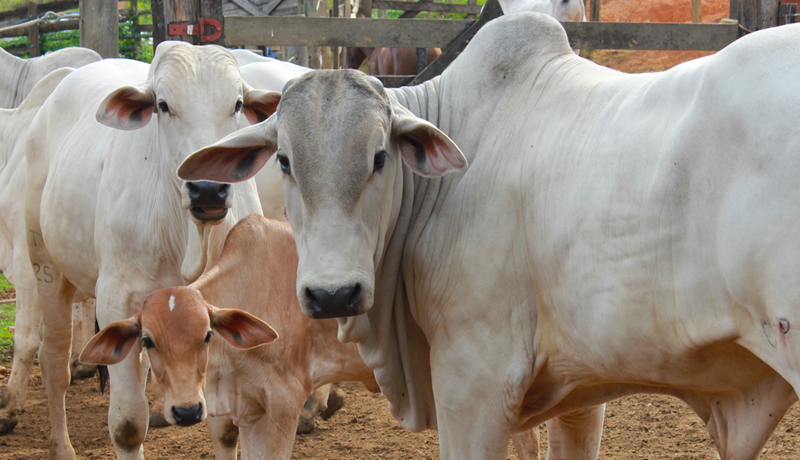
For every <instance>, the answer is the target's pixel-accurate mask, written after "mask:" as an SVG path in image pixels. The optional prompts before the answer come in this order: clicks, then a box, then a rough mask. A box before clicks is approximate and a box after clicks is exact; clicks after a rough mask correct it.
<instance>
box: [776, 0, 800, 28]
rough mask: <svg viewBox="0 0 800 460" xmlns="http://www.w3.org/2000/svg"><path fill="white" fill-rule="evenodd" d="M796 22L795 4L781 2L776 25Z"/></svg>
mask: <svg viewBox="0 0 800 460" xmlns="http://www.w3.org/2000/svg"><path fill="white" fill-rule="evenodd" d="M795 22H797V3H783V2H781V9H780V12H779V13H778V25H779V26H782V25H784V24H794V23H795Z"/></svg>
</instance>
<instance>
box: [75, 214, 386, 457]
mask: <svg viewBox="0 0 800 460" xmlns="http://www.w3.org/2000/svg"><path fill="white" fill-rule="evenodd" d="M296 273H297V253H296V250H295V244H294V238H293V236H292V233H291V229H290V228H289V226H288V225H287V224H284V223H280V222H276V221H271V220H269V219H266V218H264V217H260V216H250V217H247V218H245V219H243V220H242V221H241V222H239V223H238V224H237V225H236V226H235V227H234V228H233V230H231V232H230V234H229V235H228V238H227V240H226V242H225V248H224V250H223V252H222V256H221V257H220V259H219V262H218V263H217V264H216V265H215V266H214V267H212V268H211V269H210V270H209V271H208V272H206V274H204V275H203V276H202V277H201V278H200V279H198V280H197V281H196V282H195V283H193V284H191V285H190V286H188V287H177V288H167V289H161V290H159V291H156V292H154V293H152V294H151V295H150V296H148V297H147V299H146V300H145V302H144V305H143V307H142V310H141V311H140V312H139V313H137V314H136V316H134V317H133V318H130V319H127V320H124V321H118V322H115V323H112V324H110V325H108V326H107V327H106V328H104V329H103V330H102V331H100V333H98V334H97V335H96V336H95V337H94V338H93V339H92V340H91V341H90V342H89V344H87V346H86V348H85V349H84V351H83V353H82V354H81V361H82V362H84V363H98V364H113V363H114V362H118V361H120V360H122V359H123V358H124V356H125V355H126V354H127V352H128V350H129V349H130V348H131V347H132V345H133V343H135V342H136V341H137V340H141V341H142V344H143V345H144V347H145V348H146V349H147V353H148V355H149V358H150V361H151V365H152V369H153V374H154V375H155V377H156V379H157V380H158V382H159V384H161V385H163V388H164V393H165V399H166V404H165V410H164V414H165V416H166V417H167V420H168V421H169V422H170V423H173V424H175V423H177V424H188V423H182V421H184V420H187V419H188V421H191V422H193V423H196V422H198V421H200V420H202V419H203V418H205V416H206V413H207V414H208V416H209V426H210V428H211V432H212V437H213V438H214V446H215V450H216V451H217V458H220V459H228V458H230V459H233V458H236V440H237V437H238V434H239V431H241V436H242V458H243V459H248V458H264V457H268V458H285V459H288V458H289V457H290V455H291V451H292V445H293V444H294V436H295V429H296V427H297V423H298V419H299V417H300V412H301V409H302V407H303V403H304V402H305V401H306V398H308V396H309V395H310V394H311V393H312V392H313V390H314V389H315V388H318V387H320V386H323V385H325V384H328V383H332V382H338V381H361V382H365V383H366V384H367V385H368V387H370V388H376V386H375V382H374V379H373V376H372V371H371V370H370V369H369V368H368V367H367V366H366V365H365V364H364V362H363V361H362V360H361V358H360V356H359V354H358V349H357V348H356V346H355V345H354V344H342V343H340V342H339V341H338V340H337V337H336V333H337V323H336V321H335V320H332V319H331V320H325V321H314V320H311V319H309V318H307V317H306V316H304V315H303V314H302V312H301V310H300V306H299V305H298V303H297V296H296V295H295V283H296ZM170 306H172V307H170ZM216 307H224V309H222V308H216ZM232 308H236V309H235V310H234V309H232ZM242 310H244V311H242ZM267 323H269V325H267ZM270 325H271V326H272V327H270ZM272 328H274V330H273V329H272ZM212 331H213V332H212ZM275 331H277V332H278V333H280V339H279V340H277V341H275V343H273V344H271V345H270V346H268V347H257V345H260V344H263V343H269V342H272V340H273V339H275V337H276V336H277V334H276V333H275ZM216 336H220V337H222V338H223V339H225V340H224V341H223V340H220V339H219V338H217V337H216ZM206 342H208V343H209V346H206V345H205V343H206ZM226 342H227V343H226ZM234 347H236V348H241V349H247V350H246V351H239V350H235V349H234ZM253 347H256V348H253ZM206 369H208V372H207V373H206ZM204 389H205V392H204V391H203V390H204ZM184 414H185V416H184ZM237 427H238V428H237Z"/></svg>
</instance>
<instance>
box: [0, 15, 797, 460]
mask: <svg viewBox="0 0 800 460" xmlns="http://www.w3.org/2000/svg"><path fill="white" fill-rule="evenodd" d="M558 3H561V2H558ZM568 3H569V2H568V1H565V2H563V4H564V5H566V4H568ZM578 3H581V2H578ZM581 14H585V13H583V11H582V10H581ZM799 41H800V26H784V27H779V28H774V29H769V30H766V31H761V32H757V33H754V34H751V35H749V36H746V37H744V38H741V39H740V40H738V41H737V42H735V43H734V44H732V45H731V46H729V47H728V48H726V49H724V50H723V51H721V52H719V53H717V54H716V55H713V56H709V57H706V58H702V59H698V60H695V61H691V62H689V63H686V64H682V65H679V66H677V67H675V68H673V69H671V70H668V71H666V72H662V73H653V74H641V75H628V74H623V73H620V72H617V71H614V70H610V69H607V68H604V67H601V66H598V65H596V64H594V63H592V62H590V61H588V60H585V59H583V58H581V57H579V56H577V55H575V54H574V53H573V51H572V50H571V49H570V48H569V43H568V41H567V37H566V34H565V33H564V30H563V28H562V27H561V26H560V24H559V23H558V22H557V21H556V20H554V19H553V18H551V17H549V16H546V15H542V14H535V13H518V14H511V15H507V16H504V17H502V18H499V19H496V20H494V21H492V22H490V23H489V24H488V25H486V26H485V27H484V28H483V29H481V31H480V32H479V33H478V34H477V35H476V36H475V38H474V39H473V40H472V41H471V43H470V44H469V46H468V47H467V48H466V49H465V51H464V52H463V53H462V54H461V56H460V57H459V58H458V59H457V60H456V61H455V62H454V63H453V64H452V65H451V66H450V67H449V68H448V69H447V70H446V71H445V72H444V73H443V74H442V75H441V76H440V77H437V78H435V79H433V80H431V81H429V82H426V83H424V84H422V85H419V86H416V87H403V88H397V89H393V88H392V89H387V88H384V87H383V86H382V84H381V83H380V82H379V81H378V80H377V79H374V78H372V77H369V76H366V75H364V74H362V73H360V72H358V71H355V70H337V71H326V70H320V71H309V70H308V69H306V68H303V67H299V66H295V65H293V64H289V63H285V62H280V61H276V60H271V59H265V58H260V57H257V56H255V55H254V54H253V53H250V52H248V51H234V52H231V51H228V50H225V49H223V48H221V47H217V46H203V47H196V46H191V45H188V44H186V43H182V42H165V43H163V44H161V45H160V46H159V47H158V49H157V50H156V53H155V56H154V59H153V62H152V64H150V65H148V64H144V63H140V62H135V61H128V60H124V59H113V60H108V59H107V60H100V59H99V56H97V55H96V54H94V53H93V52H91V51H88V50H82V49H73V50H69V51H62V52H57V53H53V54H52V55H49V56H45V57H42V58H38V59H36V60H32V61H25V62H23V61H19V60H16V58H12V57H10V56H5V55H0V59H3V61H2V63H0V66H2V69H0V72H2V75H3V80H2V81H0V86H2V91H0V101H1V102H2V103H3V104H4V105H5V106H7V107H10V108H8V109H0V235H2V238H0V243H1V244H0V269H2V270H3V271H4V272H5V274H6V276H8V277H9V278H10V279H11V280H12V281H13V283H14V284H15V287H16V290H17V319H16V335H15V357H14V363H13V367H12V375H11V377H10V379H9V383H8V385H7V387H6V389H5V392H4V394H3V400H2V406H3V408H2V410H0V432H8V431H10V430H13V428H14V425H15V424H16V423H17V420H18V417H19V413H20V411H21V409H22V407H23V404H24V399H25V388H26V386H27V379H28V376H29V373H30V366H31V363H32V361H33V356H34V354H35V353H36V351H37V350H38V351H39V361H40V363H41V366H42V375H43V379H44V383H45V388H46V393H47V396H48V401H49V407H50V423H51V433H50V454H49V456H50V458H51V459H58V460H61V459H74V458H76V455H75V451H74V449H73V448H72V445H71V443H70V439H69V434H68V431H67V423H66V412H65V392H66V390H67V387H68V385H69V383H70V363H71V358H70V343H71V340H72V337H73V327H72V325H73V320H72V307H71V305H72V303H73V300H80V299H76V298H75V297H76V296H78V297H80V296H81V295H82V294H81V293H86V294H89V295H90V296H91V297H94V298H95V299H96V318H97V323H98V324H99V325H100V326H101V327H103V329H102V330H101V331H100V332H99V333H98V334H97V335H95V336H94V337H93V338H92V339H91V340H90V341H89V342H88V344H86V346H85V348H84V349H83V351H82V353H81V354H80V360H81V362H83V363H84V364H95V365H109V366H110V367H109V377H110V388H111V391H110V399H111V401H110V407H109V414H108V420H109V431H110V436H111V441H112V442H113V444H114V447H115V449H116V452H117V457H118V458H120V459H142V458H143V457H144V455H143V449H142V443H143V441H144V438H145V434H146V432H147V429H148V420H149V419H148V415H149V414H148V402H147V399H146V397H145V394H144V383H145V381H146V377H147V374H148V372H152V375H153V378H154V380H155V381H156V382H157V383H158V387H159V388H160V391H161V392H162V393H163V404H162V406H160V407H163V417H164V418H165V419H166V421H167V422H169V423H171V424H177V425H192V424H195V423H198V422H200V421H203V420H208V423H209V427H210V431H211V434H212V440H213V444H214V448H215V451H216V455H217V458H219V459H235V458H237V445H239V446H241V447H240V448H241V456H242V458H245V459H257V458H280V459H288V458H290V455H291V451H292V445H293V442H294V436H295V430H296V427H297V425H298V420H299V419H300V415H301V411H302V410H303V407H304V404H305V406H306V409H308V407H309V406H310V405H311V406H313V405H314V404H317V405H321V406H324V405H325V399H326V398H327V392H328V389H329V384H330V383H332V382H338V381H360V382H363V383H364V384H365V385H366V386H367V387H368V388H370V389H371V390H372V391H380V392H381V393H383V395H385V396H386V398H387V399H388V403H389V408H390V410H391V412H392V414H393V415H394V417H395V418H396V419H397V420H398V421H399V422H400V423H401V424H402V425H403V426H405V427H406V428H408V429H411V430H423V429H427V428H430V429H437V430H438V431H439V439H440V446H441V447H440V449H441V457H442V458H443V459H503V458H505V454H506V447H507V444H508V439H509V437H511V438H512V439H513V441H514V444H515V446H516V448H517V450H518V453H519V455H520V458H523V459H531V458H539V452H538V429H537V427H538V426H539V425H540V424H541V423H543V422H546V423H547V427H548V437H549V442H548V453H547V458H548V459H595V458H597V456H598V453H599V445H600V439H601V435H602V427H603V417H604V408H605V406H604V404H605V402H607V401H610V400H612V399H615V398H618V397H620V396H624V395H628V394H632V393H641V392H647V393H662V394H668V395H673V396H676V397H678V398H680V399H682V400H683V401H685V402H686V403H687V404H688V405H689V406H690V407H691V408H692V409H693V410H694V411H695V412H696V413H697V414H698V416H699V417H700V418H701V419H702V421H703V423H704V424H705V425H706V427H707V429H708V432H709V434H710V436H711V438H712V439H713V441H714V443H715V445H716V447H717V449H718V451H719V455H720V458H721V459H723V460H733V459H736V460H743V459H755V458H757V457H758V456H759V454H760V451H761V448H762V446H763V445H764V443H765V442H766V440H767V439H768V438H769V436H770V434H771V432H772V430H773V429H774V428H775V426H776V425H777V424H778V423H779V422H780V420H781V418H782V416H783V415H784V414H785V412H786V411H787V410H788V408H789V406H791V404H793V403H794V402H795V401H796V400H797V390H798V389H799V388H800V353H799V352H798V346H800V345H796V344H794V339H793V337H794V335H795V334H797V333H798V332H796V331H794V330H793V328H792V325H793V324H794V325H795V327H800V326H798V325H800V317H798V312H799V309H798V308H797V307H796V306H795V305H794V303H795V302H798V299H800V279H798V278H799V277H800V238H798V237H796V236H792V235H794V231H796V227H795V225H798V224H800V206H798V203H800V179H798V178H800V156H798V152H797V148H798V141H800V131H798V128H797V127H796V122H795V119H794V117H793V114H794V113H795V112H796V110H797V107H798V106H800V101H798V100H796V99H797V98H795V97H794V96H792V95H791V94H790V93H786V92H785V91H783V92H781V93H780V94H784V96H782V97H776V94H779V93H778V91H779V90H782V89H785V88H787V87H791V86H792V85H793V84H794V83H796V82H797V81H798V77H800V66H799V65H798V64H800V56H798V54H797V52H796V51H795V50H796V44H797V43H798V42H799ZM59 58H61V60H59ZM37 66H38V67H37ZM787 94H789V95H787ZM264 216H266V217H264ZM286 219H288V221H289V222H290V223H291V226H290V225H289V223H286V222H280V221H285V220H286ZM40 340H41V342H40ZM265 344H267V345H265ZM262 345H263V346H262ZM311 395H316V403H314V401H315V399H314V398H312V399H310V400H309V401H306V400H307V398H309V396H311ZM465 407H469V414H470V416H465V409H464V408H465ZM313 415H314V413H313V411H312V413H311V415H310V417H311V418H312V419H313Z"/></svg>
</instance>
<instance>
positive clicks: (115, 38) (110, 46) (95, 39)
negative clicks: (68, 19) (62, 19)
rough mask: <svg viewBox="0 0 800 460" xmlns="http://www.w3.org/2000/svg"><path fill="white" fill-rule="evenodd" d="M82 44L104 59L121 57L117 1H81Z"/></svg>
mask: <svg viewBox="0 0 800 460" xmlns="http://www.w3.org/2000/svg"><path fill="white" fill-rule="evenodd" d="M80 11H81V19H80V25H81V26H80V29H81V32H80V43H81V46H83V47H84V48H91V49H93V50H95V51H97V52H98V53H99V54H100V56H102V57H103V58H115V57H119V7H118V4H117V1H116V0H81V5H80Z"/></svg>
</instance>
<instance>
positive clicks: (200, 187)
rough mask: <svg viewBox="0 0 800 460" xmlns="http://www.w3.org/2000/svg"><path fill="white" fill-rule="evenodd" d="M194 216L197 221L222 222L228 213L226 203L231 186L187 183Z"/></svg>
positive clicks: (202, 182) (215, 183)
mask: <svg viewBox="0 0 800 460" xmlns="http://www.w3.org/2000/svg"><path fill="white" fill-rule="evenodd" d="M186 188H187V190H188V191H189V200H190V203H191V204H190V206H191V209H192V215H194V217H195V218H196V219H197V220H200V221H203V222H207V221H215V220H220V219H222V218H224V217H225V215H226V214H227V213H228V209H227V208H226V207H225V202H226V201H227V200H228V195H229V194H230V190H231V186H230V184H220V183H219V182H207V181H200V182H187V183H186Z"/></svg>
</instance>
